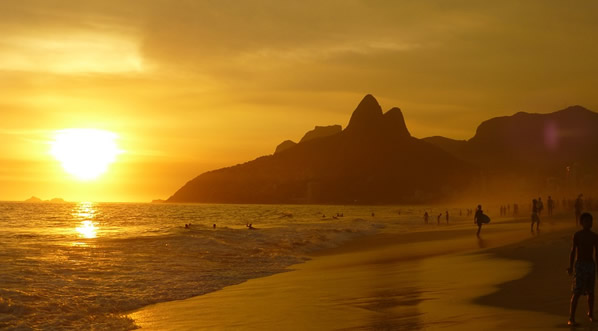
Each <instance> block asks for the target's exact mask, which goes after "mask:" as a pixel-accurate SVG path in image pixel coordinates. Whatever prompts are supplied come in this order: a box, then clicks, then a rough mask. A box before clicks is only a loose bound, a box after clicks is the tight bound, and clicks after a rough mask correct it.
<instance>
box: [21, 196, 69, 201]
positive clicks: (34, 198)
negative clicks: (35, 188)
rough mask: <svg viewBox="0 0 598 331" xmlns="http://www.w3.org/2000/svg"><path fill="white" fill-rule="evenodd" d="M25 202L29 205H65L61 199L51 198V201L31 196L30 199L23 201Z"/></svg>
mask: <svg viewBox="0 0 598 331" xmlns="http://www.w3.org/2000/svg"><path fill="white" fill-rule="evenodd" d="M25 202H30V203H40V202H50V203H65V202H66V201H64V199H62V198H53V199H51V200H42V199H40V198H38V197H35V196H32V197H31V198H29V199H27V200H25Z"/></svg>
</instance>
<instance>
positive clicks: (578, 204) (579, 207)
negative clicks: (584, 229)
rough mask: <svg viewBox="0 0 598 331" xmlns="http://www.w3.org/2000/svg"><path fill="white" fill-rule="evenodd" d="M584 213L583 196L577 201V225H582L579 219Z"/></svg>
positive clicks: (578, 197) (579, 196)
mask: <svg viewBox="0 0 598 331" xmlns="http://www.w3.org/2000/svg"><path fill="white" fill-rule="evenodd" d="M582 211H583V194H580V195H578V196H577V199H575V224H579V223H581V220H580V219H579V217H580V216H581V212H582Z"/></svg>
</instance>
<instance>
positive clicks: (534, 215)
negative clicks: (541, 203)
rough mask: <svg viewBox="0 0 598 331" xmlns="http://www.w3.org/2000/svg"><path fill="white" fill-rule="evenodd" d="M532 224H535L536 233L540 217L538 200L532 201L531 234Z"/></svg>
mask: <svg viewBox="0 0 598 331" xmlns="http://www.w3.org/2000/svg"><path fill="white" fill-rule="evenodd" d="M534 223H535V224H536V231H540V216H538V200H536V199H534V200H533V201H532V228H531V230H532V232H534Z"/></svg>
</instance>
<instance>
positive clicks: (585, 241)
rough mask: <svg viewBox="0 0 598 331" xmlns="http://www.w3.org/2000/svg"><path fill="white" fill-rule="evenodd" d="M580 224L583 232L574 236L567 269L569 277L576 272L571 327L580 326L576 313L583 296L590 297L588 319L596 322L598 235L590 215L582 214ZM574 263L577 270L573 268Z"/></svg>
mask: <svg viewBox="0 0 598 331" xmlns="http://www.w3.org/2000/svg"><path fill="white" fill-rule="evenodd" d="M580 222H581V225H582V226H583V230H580V231H577V232H576V233H575V234H574V235H573V246H572V247H571V254H570V255H569V268H567V273H568V274H569V275H571V274H573V271H575V278H574V282H573V294H572V295H571V307H570V310H569V313H570V314H569V321H568V322H567V324H568V325H571V326H578V325H579V324H578V323H576V322H575V311H576V309H577V301H578V300H579V297H580V296H582V295H587V296H588V318H589V319H590V321H591V322H593V321H594V286H595V284H596V261H598V235H597V234H596V233H594V232H592V223H593V217H592V215H591V214H590V213H583V214H581V215H580ZM576 257H577V259H576ZM574 262H575V269H574V268H573V263H574Z"/></svg>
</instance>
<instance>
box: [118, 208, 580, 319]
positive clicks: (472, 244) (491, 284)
mask: <svg viewBox="0 0 598 331" xmlns="http://www.w3.org/2000/svg"><path fill="white" fill-rule="evenodd" d="M569 218H570V217H569V215H566V216H562V217H554V218H551V219H549V218H544V220H543V223H542V229H541V230H542V232H541V233H540V234H531V233H530V230H529V221H528V218H527V217H521V218H518V219H506V218H505V219H497V220H493V222H492V223H491V224H490V225H488V226H485V227H484V229H483V230H482V235H481V237H480V238H476V236H475V226H474V225H473V224H471V225H466V224H465V223H463V224H460V225H455V226H444V227H442V226H438V227H430V228H429V229H426V230H422V231H417V232H412V233H399V234H385V233H382V234H378V235H373V236H369V237H363V238H360V239H357V240H354V241H351V242H349V243H347V244H345V245H342V246H341V247H338V248H334V249H329V250H326V251H320V252H318V253H317V254H314V255H313V256H312V259H311V260H310V261H308V262H306V263H303V264H298V265H294V266H292V267H291V268H289V272H284V273H280V274H275V275H272V276H268V277H264V278H257V279H252V280H249V281H247V282H244V283H242V284H239V285H234V286H229V287H226V288H224V289H222V290H220V291H216V292H212V293H209V294H206V295H202V296H198V297H194V298H190V299H187V300H181V301H173V302H165V303H160V304H156V305H152V306H148V307H145V308H143V309H141V310H138V311H135V312H133V313H131V314H130V317H131V318H132V319H134V320H135V323H136V324H137V325H138V326H140V327H141V328H142V329H146V330H198V329H210V330H214V329H251V330H353V329H372V330H396V329H400V330H413V329H460V330H479V329H485V330H499V329H500V330H505V329H510V330H516V329H538V330H550V329H563V328H567V326H566V321H567V317H568V304H569V297H570V284H571V278H570V277H569V276H568V275H567V274H566V272H565V268H566V267H567V263H568V253H569V249H570V238H571V235H572V234H573V232H574V231H575V228H574V226H573V224H572V223H573V222H572V221H571V220H569ZM585 310H586V303H585V302H583V300H580V305H579V309H578V317H577V319H578V321H579V322H581V323H582V329H583V328H591V325H590V324H589V323H588V322H587V321H586V319H585V318H583V316H584V314H585Z"/></svg>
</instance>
